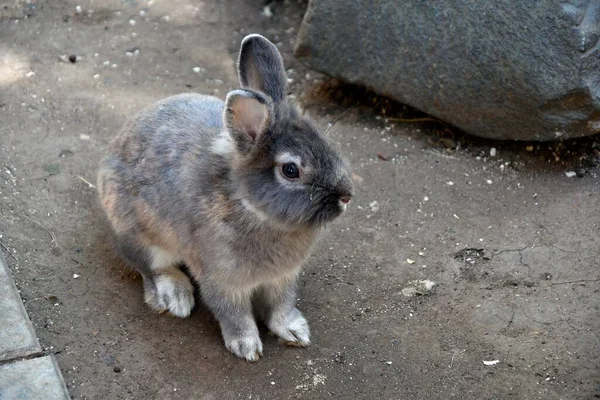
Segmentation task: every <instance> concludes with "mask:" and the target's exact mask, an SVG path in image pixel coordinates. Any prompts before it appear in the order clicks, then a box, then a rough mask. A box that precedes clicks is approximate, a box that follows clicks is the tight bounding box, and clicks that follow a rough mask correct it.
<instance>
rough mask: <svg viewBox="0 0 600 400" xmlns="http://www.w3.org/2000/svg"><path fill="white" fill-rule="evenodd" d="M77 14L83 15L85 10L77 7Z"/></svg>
mask: <svg viewBox="0 0 600 400" xmlns="http://www.w3.org/2000/svg"><path fill="white" fill-rule="evenodd" d="M75 12H76V13H77V14H81V13H82V12H83V8H81V6H77V7H75Z"/></svg>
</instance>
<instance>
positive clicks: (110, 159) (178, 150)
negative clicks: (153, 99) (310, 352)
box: [98, 35, 352, 361]
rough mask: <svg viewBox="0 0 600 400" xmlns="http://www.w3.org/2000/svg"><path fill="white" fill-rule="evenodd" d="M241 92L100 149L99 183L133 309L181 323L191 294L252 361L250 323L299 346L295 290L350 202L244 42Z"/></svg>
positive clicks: (279, 68) (186, 106)
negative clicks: (328, 227) (134, 299)
mask: <svg viewBox="0 0 600 400" xmlns="http://www.w3.org/2000/svg"><path fill="white" fill-rule="evenodd" d="M239 69H240V81H241V83H242V86H243V87H245V88H247V89H245V90H236V91H232V92H230V93H229V94H228V96H227V99H226V101H225V102H223V101H221V100H220V99H217V98H215V97H211V96H204V95H199V94H182V95H178V96H173V97H170V98H167V99H165V100H163V101H161V102H159V103H157V104H155V105H152V106H150V107H148V108H146V109H144V110H143V111H142V112H141V113H140V114H139V115H138V116H136V117H135V118H134V119H132V120H131V121H129V122H128V123H127V124H126V125H125V127H124V128H123V130H122V131H121V133H120V134H119V135H117V137H115V139H114V140H113V141H112V142H111V143H110V145H109V151H108V155H107V156H106V158H105V159H104V160H103V161H102V163H101V167H100V171H99V174H98V189H99V193H100V199H101V203H102V207H103V209H104V211H105V213H106V215H107V217H108V220H109V221H110V223H111V225H112V228H113V231H114V234H115V235H114V237H115V247H116V249H117V252H118V253H119V254H120V255H121V257H122V258H123V259H124V260H125V261H126V262H127V263H128V264H129V265H131V266H132V267H133V268H135V269H136V270H137V271H139V272H140V273H141V275H142V277H143V280H144V292H145V301H146V303H147V304H148V305H149V306H150V307H151V308H153V309H155V310H157V311H159V312H165V311H168V312H170V313H171V314H173V315H176V316H179V317H186V316H188V315H189V314H190V312H191V310H192V308H193V306H194V296H193V286H192V284H191V282H190V279H189V278H188V276H187V275H185V274H184V273H183V272H182V271H181V270H180V269H179V268H178V265H179V264H181V263H185V264H186V266H187V267H188V270H189V272H190V275H191V276H192V277H193V279H194V280H196V281H197V282H198V283H199V285H200V293H201V295H202V298H203V300H204V302H205V303H206V304H207V305H208V307H209V308H210V309H211V311H212V312H213V313H214V314H215V316H216V318H217V319H218V320H219V323H220V325H221V330H222V334H223V338H224V341H225V345H226V347H227V348H228V349H229V350H230V351H232V352H233V353H234V354H235V355H237V356H238V357H242V358H246V359H248V360H250V361H255V360H257V359H258V358H259V356H260V355H261V354H262V342H261V340H260V337H259V334H258V328H257V325H256V321H255V316H256V317H258V318H260V319H262V320H263V321H264V322H265V324H266V325H267V327H268V328H269V329H270V330H271V331H272V332H273V333H275V334H276V335H278V336H279V337H280V338H281V339H283V340H284V341H285V342H286V343H288V344H292V345H297V346H306V345H308V344H309V342H310V332H309V328H308V324H307V322H306V320H305V318H304V317H303V316H302V314H301V313H300V311H298V309H297V308H296V307H295V302H296V279H297V275H298V272H299V270H300V267H301V265H302V264H303V262H304V261H305V260H306V258H307V257H308V255H309V253H310V250H311V248H312V246H313V244H314V242H315V239H316V238H317V237H318V234H319V232H320V231H321V230H322V228H323V226H324V225H325V224H326V223H327V222H330V221H332V220H333V219H335V218H337V217H338V216H339V215H340V214H341V213H342V212H343V210H344V209H345V205H346V203H347V202H348V201H349V199H350V197H351V196H352V185H351V182H350V179H349V177H348V173H347V169H346V167H345V164H344V162H343V161H342V160H341V158H339V156H338V155H337V153H336V152H335V151H333V150H332V149H331V147H330V146H329V145H328V144H327V142H326V140H325V138H324V137H323V136H322V135H320V134H319V132H318V130H317V129H316V128H315V127H314V126H313V124H312V123H311V121H310V120H308V119H307V118H305V117H303V116H300V115H299V113H298V112H297V110H296V108H295V107H294V106H293V105H290V104H288V103H287V101H286V100H285V79H286V78H285V73H284V70H283V63H282V61H281V57H280V55H279V53H278V51H277V49H276V48H275V47H274V46H273V45H272V44H271V43H270V42H268V41H267V40H266V39H265V38H263V37H262V36H258V35H250V36H249V37H247V38H246V39H244V41H243V42H242V49H241V52H240V60H239Z"/></svg>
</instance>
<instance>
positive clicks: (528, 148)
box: [525, 146, 533, 152]
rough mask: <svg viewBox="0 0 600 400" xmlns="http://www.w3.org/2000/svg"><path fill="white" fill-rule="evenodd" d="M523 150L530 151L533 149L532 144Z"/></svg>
mask: <svg viewBox="0 0 600 400" xmlns="http://www.w3.org/2000/svg"><path fill="white" fill-rule="evenodd" d="M525 150H526V151H528V152H532V151H533V146H527V147H525Z"/></svg>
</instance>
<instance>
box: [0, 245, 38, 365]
mask: <svg viewBox="0 0 600 400" xmlns="http://www.w3.org/2000/svg"><path fill="white" fill-rule="evenodd" d="M41 352H42V348H41V347H40V344H39V342H38V340H37V336H36V334H35V331H34V330H33V326H32V325H31V321H30V320H29V317H28V316H27V312H26V311H25V307H23V303H22V302H21V297H20V296H19V292H18V291H17V287H16V286H15V284H14V282H13V279H12V276H11V274H10V271H9V270H8V267H7V265H6V262H5V261H4V259H3V258H2V254H0V362H1V361H7V360H13V359H16V358H20V357H27V356H32V355H36V354H41Z"/></svg>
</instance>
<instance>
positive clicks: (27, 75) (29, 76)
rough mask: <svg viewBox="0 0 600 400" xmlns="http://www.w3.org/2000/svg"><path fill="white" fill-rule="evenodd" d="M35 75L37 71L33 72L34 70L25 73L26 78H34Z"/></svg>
mask: <svg viewBox="0 0 600 400" xmlns="http://www.w3.org/2000/svg"><path fill="white" fill-rule="evenodd" d="M33 76H35V72H33V71H29V72H28V73H26V74H25V77H26V78H32V77H33Z"/></svg>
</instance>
